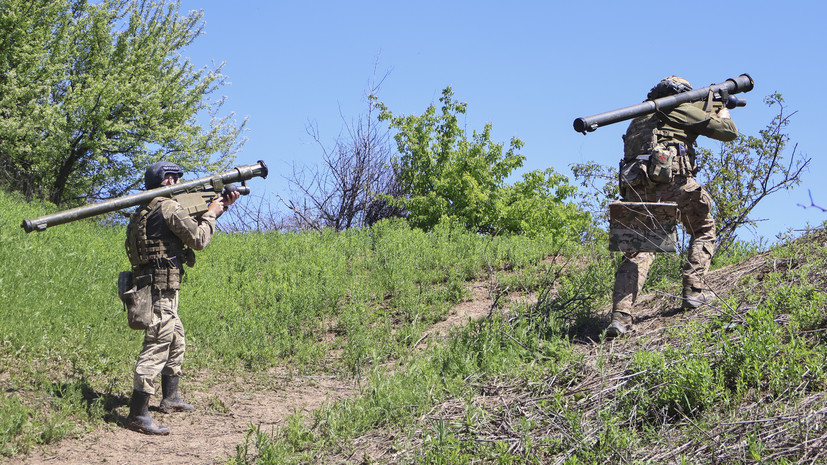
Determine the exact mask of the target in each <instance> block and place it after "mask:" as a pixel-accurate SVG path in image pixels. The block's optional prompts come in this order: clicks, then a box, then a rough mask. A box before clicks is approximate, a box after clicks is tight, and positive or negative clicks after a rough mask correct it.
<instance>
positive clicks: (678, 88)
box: [646, 76, 692, 100]
mask: <svg viewBox="0 0 827 465" xmlns="http://www.w3.org/2000/svg"><path fill="white" fill-rule="evenodd" d="M690 90H692V84H690V83H689V81H687V80H686V79H684V78H682V77H679V76H669V77H667V78H664V79H663V80H662V81H660V82H659V83H657V85H656V86H655V87H652V90H650V91H649V93H648V94H647V95H646V98H647V99H648V100H654V99H656V98H661V97H667V96H669V95H675V94H680V93H681V92H688V91H690Z"/></svg>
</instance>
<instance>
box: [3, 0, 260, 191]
mask: <svg viewBox="0 0 827 465" xmlns="http://www.w3.org/2000/svg"><path fill="white" fill-rule="evenodd" d="M179 8H180V4H179V3H178V2H169V3H164V2H160V3H159V2H152V1H142V0H133V1H129V0H120V1H119V0H102V1H101V2H96V3H94V4H90V3H89V2H88V1H86V0H4V1H3V2H2V3H0V185H3V186H5V187H6V188H7V189H12V190H17V191H21V192H23V193H24V194H25V196H26V198H27V199H32V198H34V197H38V198H44V199H47V200H49V201H51V202H53V203H55V204H57V205H61V204H66V203H69V204H74V203H78V202H81V201H84V200H97V199H103V198H109V197H114V196H120V195H123V194H125V193H127V192H128V191H130V190H133V189H136V188H138V187H140V186H141V178H142V176H143V168H144V167H145V166H146V165H147V164H149V163H151V162H153V161H157V160H159V159H161V158H164V159H167V160H170V161H175V162H176V163H179V164H180V165H182V166H183V167H184V168H185V169H187V170H191V171H202V172H203V171H214V170H217V169H220V168H225V167H227V166H229V164H230V163H231V162H232V160H233V159H234V157H235V153H236V152H237V150H238V148H239V147H240V145H241V144H243V140H242V138H241V132H242V131H243V128H244V124H245V123H244V122H242V123H241V124H237V123H236V122H235V121H234V120H233V115H232V114H229V115H224V116H220V114H219V113H220V109H221V106H222V104H223V98H218V99H215V100H210V96H211V94H212V93H213V92H215V91H216V90H217V89H218V88H220V87H221V86H222V85H223V84H224V83H225V77H224V76H223V75H222V74H221V66H220V65H219V66H218V67H217V68H215V69H209V68H206V67H205V68H202V69H195V68H194V67H193V66H192V64H191V63H190V62H189V59H187V58H183V57H182V56H181V55H180V51H181V50H182V49H183V48H184V47H186V46H188V45H189V44H191V43H192V42H193V41H194V40H195V38H196V37H198V35H200V34H201V32H202V27H203V21H202V14H201V13H199V12H191V13H190V14H189V15H187V16H180V15H179V14H178V11H179ZM207 116H208V117H209V118H210V121H209V128H208V129H204V128H203V127H202V125H201V124H200V123H199V119H201V118H204V117H207Z"/></svg>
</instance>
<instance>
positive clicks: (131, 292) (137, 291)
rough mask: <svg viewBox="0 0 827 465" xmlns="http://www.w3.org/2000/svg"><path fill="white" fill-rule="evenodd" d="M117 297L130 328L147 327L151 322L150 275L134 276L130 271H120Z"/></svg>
mask: <svg viewBox="0 0 827 465" xmlns="http://www.w3.org/2000/svg"><path fill="white" fill-rule="evenodd" d="M118 297H119V298H120V299H121V302H123V306H124V310H126V320H127V322H128V323H129V327H130V328H132V329H139V330H141V329H147V328H148V327H149V326H150V325H151V324H152V275H149V274H146V275H141V276H137V277H136V276H135V275H134V274H133V273H132V272H131V271H121V272H120V274H118Z"/></svg>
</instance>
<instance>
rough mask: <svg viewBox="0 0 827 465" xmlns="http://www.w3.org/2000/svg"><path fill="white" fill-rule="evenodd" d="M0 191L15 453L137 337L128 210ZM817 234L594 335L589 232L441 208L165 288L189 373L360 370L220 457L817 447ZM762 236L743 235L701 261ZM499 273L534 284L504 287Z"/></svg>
mask: <svg viewBox="0 0 827 465" xmlns="http://www.w3.org/2000/svg"><path fill="white" fill-rule="evenodd" d="M0 209H2V211H3V215H2V217H0V299H2V302H3V303H4V309H3V312H0V380H3V385H4V388H5V391H4V393H3V395H2V396H0V454H2V455H15V454H20V453H24V452H25V451H27V450H28V449H30V448H31V447H32V446H34V445H36V444H44V443H51V442H54V441H56V440H59V439H61V438H63V437H67V436H74V435H81V434H83V433H84V432H85V431H86V430H88V429H90V428H94V427H96V425H97V424H98V423H100V422H105V421H113V420H114V416H115V415H116V412H115V409H116V408H117V407H119V406H122V405H123V404H124V402H125V400H126V397H127V396H128V394H129V392H130V391H131V371H132V367H133V366H134V361H135V357H136V355H137V352H138V350H139V347H140V342H141V335H142V333H140V332H137V331H132V330H129V329H128V327H127V325H126V318H125V314H124V312H123V310H122V307H121V305H120V303H119V302H118V300H117V297H116V295H115V281H116V277H117V273H118V271H121V270H123V269H126V268H127V261H126V257H125V254H124V251H123V245H122V244H123V239H124V237H123V236H124V230H123V228H122V227H117V226H114V227H113V226H108V227H103V226H99V225H97V224H96V223H95V222H94V221H81V222H76V223H72V224H67V225H63V226H58V227H55V228H50V229H49V230H47V231H45V232H42V233H32V234H28V235H27V234H25V233H24V232H23V231H22V229H21V228H20V227H19V223H20V221H21V220H22V219H23V218H31V217H34V216H38V215H40V214H43V213H46V212H49V211H50V210H49V207H48V206H47V205H36V204H25V203H22V202H20V201H19V199H17V198H14V197H10V196H8V195H4V194H0ZM826 239H827V233H825V231H824V229H818V230H814V231H812V232H811V234H809V235H808V236H807V237H805V238H801V239H799V240H791V241H789V242H788V243H787V244H784V245H780V246H777V247H776V248H774V249H773V250H772V251H771V252H770V253H768V254H767V255H766V256H765V262H763V264H759V266H758V267H757V268H755V269H754V270H753V272H752V273H751V274H749V275H746V276H744V277H742V278H740V280H739V282H737V283H732V286H731V290H730V291H729V292H727V293H725V295H723V297H724V300H723V301H722V302H721V303H720V305H719V307H720V310H719V311H714V312H705V313H704V314H703V315H701V314H698V315H691V316H692V318H689V317H688V316H687V317H686V318H683V319H682V320H681V321H682V323H681V324H680V325H676V326H674V327H672V328H670V329H668V330H664V331H662V332H659V333H657V334H654V335H645V336H642V337H640V338H638V339H634V340H629V341H620V342H615V343H608V342H606V341H602V340H601V339H600V331H601V329H602V324H605V322H603V321H601V320H600V315H598V314H597V309H599V308H605V306H606V305H607V304H608V303H609V300H610V293H611V286H612V282H613V278H614V268H615V266H616V263H617V256H616V255H612V254H609V253H608V252H605V247H604V246H603V245H601V244H600V243H590V244H584V245H583V246H582V247H581V246H574V245H572V244H571V243H569V244H556V243H554V242H553V241H550V240H543V239H527V238H524V237H519V236H517V237H494V238H491V237H486V236H482V235H478V234H472V233H468V232H466V231H464V230H463V229H462V228H460V227H458V226H456V225H452V224H448V223H443V224H440V225H439V226H438V227H436V228H435V229H434V230H433V231H431V232H430V233H423V232H422V231H419V230H415V229H411V228H409V227H408V226H407V225H406V223H405V222H403V221H399V220H394V221H386V222H382V223H379V224H378V225H376V226H375V227H373V228H371V229H364V230H358V231H357V230H354V231H346V232H343V233H334V232H331V231H324V232H321V233H317V232H307V233H296V234H278V233H261V232H253V233H241V234H219V235H217V236H216V237H215V239H214V242H213V244H211V245H210V246H209V247H208V248H207V249H206V250H205V251H203V252H202V253H200V254H199V255H198V263H197V265H196V266H195V268H192V269H190V270H188V272H187V274H186V277H185V283H184V286H183V290H182V292H181V316H182V319H183V321H184V324H185V326H186V328H187V340H188V353H187V360H186V362H185V369H186V370H199V371H207V372H209V373H211V374H212V375H214V376H224V375H227V374H231V373H234V372H238V371H245V372H249V373H253V374H255V373H266V372H267V371H266V370H267V369H268V368H271V367H286V368H287V369H288V370H289V371H292V372H303V373H313V372H329V373H337V374H340V375H341V376H347V377H358V378H359V379H360V383H359V384H360V386H361V391H360V392H359V394H358V395H357V396H355V397H352V398H348V399H345V400H342V401H339V402H336V403H333V404H329V405H326V406H324V407H323V408H321V409H319V410H317V411H315V412H312V413H306V414H295V415H293V416H291V417H289V418H288V420H287V422H286V424H285V425H284V426H283V427H281V428H279V429H276V430H274V431H266V432H265V431H261V430H258V429H257V428H254V427H253V428H251V429H250V431H249V434H248V436H247V440H246V441H244V442H242V443H241V444H239V446H238V450H237V453H236V455H235V456H234V457H229V458H227V460H228V461H229V462H230V463H234V464H248V463H256V464H259V465H266V464H276V463H278V464H281V463H313V462H328V461H333V462H336V461H340V462H341V461H343V460H344V461H359V460H363V462H364V463H372V462H373V461H376V460H375V458H371V457H370V456H367V455H364V452H363V451H362V450H361V449H360V448H361V447H362V446H361V445H362V444H364V441H365V440H366V439H365V438H381V440H382V446H383V447H389V449H388V451H387V453H386V454H385V455H384V456H383V457H382V458H379V459H378V461H379V462H396V463H428V464H432V463H451V464H454V463H469V464H470V463H510V464H533V463H549V462H555V461H560V462H562V463H566V464H581V463H583V464H586V463H588V464H591V463H663V462H670V463H704V462H712V461H715V460H718V461H719V462H720V463H797V462H806V461H815V462H818V460H821V459H823V457H821V456H819V455H817V454H819V452H818V451H819V450H824V447H823V446H824V445H825V444H827V436H825V433H824V431H823V429H822V428H821V427H820V426H819V425H821V424H823V423H824V414H823V413H819V412H824V411H827V395H825V388H827V370H825V368H824V360H825V357H827V350H826V349H825V342H827V335H826V334H827V333H825V328H827V305H825V304H827V302H825V299H827V296H825V289H827V274H825V273H824V271H823V268H824V263H825V262H827V248H825V245H824V244H827V240H826ZM756 251H757V250H756V249H755V248H754V247H753V246H750V245H739V246H738V247H736V248H734V249H733V250H732V252H730V253H728V254H721V255H719V256H718V257H717V258H716V265H715V266H716V267H717V266H724V265H732V264H737V263H739V262H740V261H741V260H743V259H745V258H748V257H749V256H750V255H751V254H752V253H753V252H756ZM553 254H559V255H560V256H559V257H557V260H555V261H554V263H548V262H543V261H542V260H543V259H544V258H545V257H548V256H549V255H553ZM489 274H493V276H494V277H495V279H496V285H497V290H498V292H500V294H501V295H502V296H503V297H502V299H501V300H500V301H499V302H498V303H499V305H500V311H499V312H497V313H495V315H494V316H493V317H491V318H488V319H483V320H480V321H475V322H471V323H469V324H468V325H466V326H464V327H461V328H455V329H454V331H453V333H452V335H451V336H450V337H449V338H447V339H446V340H445V342H440V341H437V340H435V339H434V338H428V339H425V341H426V342H427V347H426V348H425V349H423V350H418V349H416V350H415V349H414V347H413V346H414V344H415V343H416V342H417V341H419V340H420V337H421V335H422V334H423V331H424V330H425V329H427V328H428V327H430V326H431V325H432V324H433V323H435V322H438V321H441V320H443V319H444V318H446V316H447V314H448V312H449V311H450V309H451V308H452V307H453V306H454V305H456V304H457V303H458V302H460V301H462V300H463V299H465V298H467V297H468V290H467V286H468V282H469V280H473V279H481V278H486V279H487V278H488V277H489ZM679 286H680V258H679V257H677V256H668V255H663V256H659V257H658V260H657V261H656V263H655V266H654V267H653V269H652V273H651V275H650V283H649V284H648V285H647V289H648V290H659V289H663V290H665V291H666V292H667V293H669V292H674V290H675V289H676V288H678V287H679ZM506 291H520V292H522V293H529V292H533V293H537V295H539V297H540V300H539V302H538V304H536V305H526V304H517V303H516V301H510V300H509V299H508V298H507V297H506ZM664 305H665V304H664ZM588 338H591V339H593V340H595V342H589V343H584V341H586V340H587V339H588ZM331 353H335V354H336V356H335V357H331V356H330V354H331ZM210 408H211V409H214V410H215V411H217V412H220V411H223V410H226V406H224V405H222V404H221V402H220V401H218V400H215V402H213V403H211V405H210ZM819 446H822V447H820V448H819Z"/></svg>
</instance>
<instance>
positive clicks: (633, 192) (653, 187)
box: [612, 176, 715, 314]
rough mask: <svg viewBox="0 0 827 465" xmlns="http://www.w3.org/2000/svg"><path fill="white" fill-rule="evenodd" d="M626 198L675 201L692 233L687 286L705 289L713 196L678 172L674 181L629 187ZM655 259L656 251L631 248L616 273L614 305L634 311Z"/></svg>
mask: <svg viewBox="0 0 827 465" xmlns="http://www.w3.org/2000/svg"><path fill="white" fill-rule="evenodd" d="M622 195H623V199H624V200H626V201H629V202H675V203H677V204H678V211H679V214H680V219H681V223H682V224H683V226H684V228H685V230H686V232H687V234H689V250H688V251H687V257H686V261H685V262H684V266H683V287H684V289H687V288H688V287H692V288H695V289H697V290H702V289H705V288H706V287H705V285H704V279H703V278H704V275H705V274H706V272H707V271H709V264H710V262H711V261H712V255H713V254H714V253H715V220H714V219H713V218H712V198H711V197H710V196H709V193H708V192H706V190H705V189H704V188H703V187H702V186H701V185H700V183H698V181H696V180H695V178H692V177H685V176H675V178H674V180H673V181H672V182H671V183H665V184H658V183H651V184H649V185H647V186H645V187H643V188H636V189H632V188H630V187H625V189H624V191H623V192H622ZM654 261H655V254H654V253H652V252H627V253H625V254H624V255H623V261H622V263H621V264H620V266H619V267H618V269H617V273H616V274H615V286H614V291H613V292H612V309H613V310H614V311H619V312H625V313H630V314H631V313H632V308H633V307H634V304H635V302H636V301H637V296H638V293H640V291H641V289H642V288H643V283H644V282H645V281H646V276H648V274H649V268H650V267H651V266H652V262H654Z"/></svg>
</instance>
